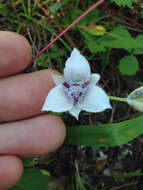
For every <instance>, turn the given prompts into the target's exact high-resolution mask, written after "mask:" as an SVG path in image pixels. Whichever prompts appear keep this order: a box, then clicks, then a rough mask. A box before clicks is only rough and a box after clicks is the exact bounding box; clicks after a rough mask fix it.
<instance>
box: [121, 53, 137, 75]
mask: <svg viewBox="0 0 143 190" xmlns="http://www.w3.org/2000/svg"><path fill="white" fill-rule="evenodd" d="M118 68H119V70H120V72H121V73H122V74H123V75H129V76H130V75H135V74H136V72H137V71H138V70H139V63H138V60H137V58H136V57H135V56H133V55H129V56H125V57H123V58H122V59H121V60H120V64H119V66H118Z"/></svg>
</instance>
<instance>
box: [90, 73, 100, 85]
mask: <svg viewBox="0 0 143 190" xmlns="http://www.w3.org/2000/svg"><path fill="white" fill-rule="evenodd" d="M99 80H100V75H99V74H97V73H94V74H91V79H90V82H91V83H92V84H97V83H98V81H99Z"/></svg>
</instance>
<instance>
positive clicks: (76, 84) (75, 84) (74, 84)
mask: <svg viewBox="0 0 143 190" xmlns="http://www.w3.org/2000/svg"><path fill="white" fill-rule="evenodd" d="M72 86H80V84H78V83H73V84H72Z"/></svg>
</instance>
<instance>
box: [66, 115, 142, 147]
mask: <svg viewBox="0 0 143 190" xmlns="http://www.w3.org/2000/svg"><path fill="white" fill-rule="evenodd" d="M142 133H143V116H140V117H136V118H134V119H130V120H127V121H123V122H119V123H114V124H103V125H85V126H75V127H67V137H66V140H65V143H66V144H73V145H86V146H93V147H94V146H97V147H99V146H118V145H121V144H125V143H127V142H129V141H131V140H133V139H134V138H136V137H137V136H139V135H140V134H142Z"/></svg>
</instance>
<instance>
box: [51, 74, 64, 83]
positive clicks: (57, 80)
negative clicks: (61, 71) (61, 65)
mask: <svg viewBox="0 0 143 190" xmlns="http://www.w3.org/2000/svg"><path fill="white" fill-rule="evenodd" d="M52 78H53V80H54V82H55V84H56V85H59V84H61V83H63V82H64V77H63V76H61V75H55V74H53V73H52Z"/></svg>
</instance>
